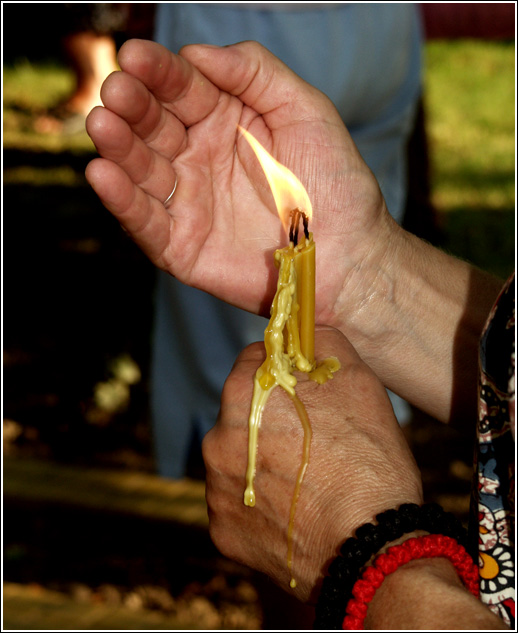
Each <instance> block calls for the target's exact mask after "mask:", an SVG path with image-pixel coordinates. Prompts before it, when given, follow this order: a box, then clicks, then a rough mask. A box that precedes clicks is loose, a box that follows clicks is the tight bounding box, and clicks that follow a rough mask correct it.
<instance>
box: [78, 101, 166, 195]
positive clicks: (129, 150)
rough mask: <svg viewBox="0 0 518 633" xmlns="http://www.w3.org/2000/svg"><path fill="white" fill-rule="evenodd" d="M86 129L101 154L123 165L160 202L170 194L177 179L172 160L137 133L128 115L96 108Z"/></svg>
mask: <svg viewBox="0 0 518 633" xmlns="http://www.w3.org/2000/svg"><path fill="white" fill-rule="evenodd" d="M86 129H87V132H88V134H89V135H90V138H91V139H92V141H93V142H94V144H95V146H96V147H97V150H98V152H99V154H100V155H101V156H102V157H103V158H105V159H108V160H111V161H113V162H114V163H116V164H117V165H119V167H121V168H122V169H123V170H124V171H125V172H126V174H127V175H128V176H129V178H130V180H131V181H132V183H134V184H135V185H138V186H140V187H141V188H142V189H143V191H144V192H146V193H148V194H150V195H151V196H153V197H154V198H156V199H157V200H158V201H160V202H163V201H164V200H165V199H166V198H167V196H168V195H169V194H170V193H171V190H172V188H173V185H174V182H175V172H174V169H173V167H172V165H171V162H170V161H169V160H168V159H167V158H165V156H163V155H162V154H160V153H158V152H156V151H154V150H152V149H151V148H150V147H149V146H148V145H147V144H146V143H145V142H144V141H143V140H142V139H140V138H139V137H138V136H137V135H135V134H134V133H133V131H132V129H131V128H130V126H129V125H128V123H127V122H126V121H125V120H124V119H122V118H121V117H120V116H118V115H116V114H114V113H113V112H112V111H111V110H108V109H107V108H101V107H99V108H95V109H94V110H93V111H92V112H91V113H90V115H89V116H88V118H87V121H86Z"/></svg>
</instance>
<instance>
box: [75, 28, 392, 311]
mask: <svg viewBox="0 0 518 633" xmlns="http://www.w3.org/2000/svg"><path fill="white" fill-rule="evenodd" d="M119 63H120V66H121V69H122V72H117V73H114V74H113V75H110V77H108V79H107V80H106V81H105V83H104V85H103V89H102V92H101V96H102V99H103V103H104V105H105V107H104V108H95V109H94V110H93V111H92V112H91V114H90V115H89V117H88V120H87V130H88V133H89V134H90V136H91V138H92V140H93V141H94V143H95V145H96V147H97V149H98V151H99V154H100V155H101V157H102V158H98V159H95V160H93V161H92V162H91V163H90V164H89V165H88V168H87V172H86V175H87V178H88V180H89V182H90V184H91V185H92V186H93V188H94V189H95V191H96V192H97V194H98V195H99V197H100V198H101V200H102V202H103V203H104V205H105V206H106V207H107V208H108V209H109V210H110V211H111V212H112V213H113V214H114V216H115V217H116V218H117V219H118V220H119V221H120V222H121V224H122V225H123V227H124V228H125V229H126V230H127V231H128V232H129V234H130V235H131V236H132V238H133V239H134V240H135V241H136V242H137V244H138V245H139V246H140V247H141V248H142V250H143V251H144V252H145V253H146V254H147V255H148V257H149V258H150V259H151V261H152V262H153V263H155V264H156V265H157V266H159V267H160V268H162V269H163V270H166V271H168V272H170V273H171V274H173V275H174V276H176V277H177V278H178V279H179V280H180V281H182V282H184V283H186V284H189V285H191V286H194V287H197V288H200V289H202V290H205V291H207V292H210V293H211V294H213V295H215V296H217V297H219V298H221V299H223V300H225V301H227V302H229V303H232V304H234V305H237V306H239V307H242V308H244V309H247V310H250V311H253V312H258V313H266V311H267V308H268V306H269V304H270V301H271V297H272V295H273V292H274V288H275V282H276V277H277V274H276V272H275V269H274V264H273V257H272V254H273V251H274V250H275V249H276V248H279V247H280V246H282V245H284V244H285V243H286V236H285V234H284V230H283V228H282V225H281V222H280V220H279V218H278V215H277V213H276V211H275V205H274V202H273V197H272V195H271V193H270V191H269V187H268V184H267V181H266V178H265V176H264V174H263V173H262V169H261V167H260V165H259V162H258V161H257V159H256V158H255V156H254V154H253V152H252V150H251V148H250V147H249V146H248V144H247V142H246V141H245V140H244V139H243V138H241V137H240V135H239V132H238V129H237V125H238V124H239V125H241V126H243V127H244V128H246V129H248V130H249V131H250V132H251V133H252V134H253V135H254V136H255V137H256V138H257V139H258V140H259V141H260V142H261V144H262V145H263V146H264V147H265V148H266V149H267V150H268V151H269V152H270V154H272V155H273V156H274V157H275V158H276V159H277V160H278V161H279V162H280V163H282V164H283V165H285V166H287V167H288V168H289V169H290V170H291V171H293V172H294V173H295V174H296V175H297V177H298V178H299V180H300V181H301V182H302V183H303V184H304V186H305V188H306V190H307V191H308V194H309V197H310V199H311V201H312V204H313V210H314V220H313V222H312V226H311V227H310V228H311V230H312V231H313V232H314V235H315V240H316V242H317V247H318V272H317V288H318V293H317V320H319V321H321V322H323V321H325V322H328V323H333V306H334V305H335V303H336V302H337V301H339V295H340V293H341V292H343V290H344V280H345V278H346V277H347V274H348V271H349V270H351V269H352V268H354V267H355V266H358V265H359V263H360V262H361V260H362V259H363V257H364V256H365V254H366V252H367V251H368V250H369V248H370V247H369V243H368V239H367V237H368V236H369V235H371V233H372V232H371V228H372V225H373V224H375V223H377V222H378V221H379V218H380V217H381V216H382V215H383V214H381V210H382V208H383V201H382V198H381V194H380V193H379V189H378V187H377V183H376V181H375V180H374V177H373V176H372V174H371V173H370V171H369V170H368V168H367V167H366V165H365V163H364V162H363V161H362V159H361V157H360V155H359V154H358V152H357V150H356V148H355V146H354V144H353V142H352V141H351V139H350V137H349V135H348V133H347V131H346V129H345V127H344V126H343V124H342V122H341V120H340V118H339V115H338V114H337V112H336V110H335V109H334V107H333V106H332V104H331V103H330V102H329V100H328V99H327V98H326V97H325V96H324V95H323V94H322V93H320V92H319V91H317V90H316V89H314V88H312V87H311V86H309V85H308V84H306V83H305V82H304V81H302V80H301V79H300V78H299V77H298V76H296V75H295V74H294V73H292V72H291V71H290V70H289V69H288V68H287V67H286V66H284V65H283V64H282V63H281V62H280V61H279V60H278V59H277V58H275V57H274V56H273V55H271V54H270V53H269V52H268V51H266V49H264V48H263V47H261V46H260V45H259V44H256V43H253V42H246V43H242V44H238V45H234V46H230V47H225V48H213V47H207V46H201V45H193V46H188V47H185V48H184V49H182V51H181V53H180V55H173V54H172V53H171V52H169V51H168V50H167V49H165V48H163V47H162V46H160V45H158V44H155V43H153V42H148V41H141V40H132V41H129V42H127V43H126V44H125V45H124V46H123V47H122V48H121V51H120V54H119ZM176 178H177V179H178V186H177V190H176V192H175V194H174V196H173V198H172V199H171V201H170V202H169V203H168V204H167V208H166V206H164V200H166V199H167V197H168V195H169V194H170V193H171V191H172V189H173V186H174V183H175V180H176ZM364 238H365V239H364ZM369 239H371V237H369Z"/></svg>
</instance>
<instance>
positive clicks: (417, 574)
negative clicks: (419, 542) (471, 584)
mask: <svg viewBox="0 0 518 633" xmlns="http://www.w3.org/2000/svg"><path fill="white" fill-rule="evenodd" d="M365 628H366V629H380V630H397V629H399V630H408V631H411V630H428V631H429V630H434V629H435V630H462V629H464V630H471V631H475V630H480V629H487V630H491V629H492V630H494V629H506V628H507V627H506V626H505V624H504V623H503V622H502V620H500V618H498V617H497V616H496V615H494V614H493V613H492V612H491V611H490V610H489V609H488V608H487V607H486V606H485V605H484V604H483V603H481V602H480V601H479V600H477V598H475V597H474V596H472V595H471V594H470V593H469V592H468V591H467V589H465V588H464V587H463V585H462V583H461V581H460V579H459V577H458V575H457V572H456V571H455V568H454V567H453V565H452V564H451V563H450V562H449V561H448V560H446V559H444V558H434V559H424V560H414V561H411V562H410V563H407V564H406V565H403V566H402V567H400V568H399V569H398V570H396V571H395V572H394V573H393V574H390V575H388V576H387V577H386V578H385V580H384V581H383V583H382V584H381V586H380V587H379V589H378V590H377V591H376V593H375V595H374V598H373V599H372V601H371V603H370V604H369V607H368V610H367V617H366V618H365Z"/></svg>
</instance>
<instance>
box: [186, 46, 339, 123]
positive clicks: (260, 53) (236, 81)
mask: <svg viewBox="0 0 518 633" xmlns="http://www.w3.org/2000/svg"><path fill="white" fill-rule="evenodd" d="M179 55H180V56H181V57H183V58H184V59H186V60H188V61H189V62H190V63H191V64H193V65H194V66H196V68H198V70H200V72H201V73H202V74H203V75H205V77H207V79H209V80H210V81H211V82H212V83H213V84H215V85H216V86H218V88H220V89H221V90H224V91H225V92H228V93H229V94H232V95H234V96H236V97H239V98H240V99H241V101H242V102H243V103H245V104H246V105H248V106H250V107H251V108H253V109H254V110H255V111H256V112H258V113H259V114H262V115H266V114H272V115H274V113H275V111H276V110H277V109H278V108H281V107H282V106H285V105H288V104H290V105H291V106H292V107H293V108H295V111H293V110H292V111H291V117H292V118H293V119H295V120H297V119H299V117H301V116H303V115H304V114H308V113H309V112H311V113H312V114H313V115H314V114H315V109H317V111H318V112H319V114H320V116H322V114H323V113H322V108H323V107H325V104H326V102H327V103H328V107H329V108H330V112H331V111H332V110H334V108H333V106H332V104H331V102H330V101H329V100H328V98H327V97H326V96H325V95H324V94H323V93H322V92H320V91H319V90H317V89H316V88H314V87H313V86H311V85H310V84H308V83H307V82H306V81H304V80H303V79H301V78H300V77H299V76H298V75H297V74H296V73H294V72H293V71H292V70H291V69H290V68H288V66H286V64H284V63H283V62H282V61H281V60H280V59H279V58H277V57H276V56H275V55H273V53H271V52H270V51H269V50H267V49H266V48H265V47H264V46H262V45H261V44H259V43H258V42H253V41H248V42H240V43H238V44H232V45H230V46H224V47H218V46H212V45H207V44H190V45H188V46H184V47H183V48H182V49H181V50H180V52H179ZM301 91H303V92H304V99H301V98H300V96H301ZM273 118H275V117H274V116H273ZM268 123H269V126H270V127H272V123H273V122H272V121H268ZM273 127H275V126H274V125H273Z"/></svg>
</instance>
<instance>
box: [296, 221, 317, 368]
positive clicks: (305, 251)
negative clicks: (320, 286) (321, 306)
mask: <svg viewBox="0 0 518 633" xmlns="http://www.w3.org/2000/svg"><path fill="white" fill-rule="evenodd" d="M296 250H297V253H296V256H295V270H296V272H297V299H298V304H299V312H298V322H299V332H300V351H301V352H302V355H303V356H304V357H305V358H306V359H307V360H308V361H309V362H310V363H314V361H315V242H314V241H313V234H312V233H310V234H309V240H308V239H306V238H303V242H302V243H301V244H299V246H298V247H297V249H296Z"/></svg>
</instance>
